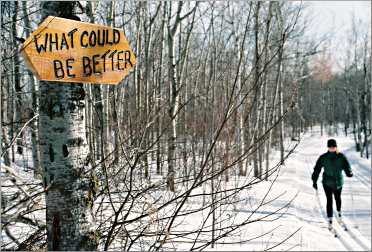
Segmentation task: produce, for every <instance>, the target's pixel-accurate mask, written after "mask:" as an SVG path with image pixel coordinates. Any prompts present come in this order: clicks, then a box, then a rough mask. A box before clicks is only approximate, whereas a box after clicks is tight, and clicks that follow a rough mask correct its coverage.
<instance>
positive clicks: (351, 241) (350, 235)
mask: <svg viewBox="0 0 372 252" xmlns="http://www.w3.org/2000/svg"><path fill="white" fill-rule="evenodd" d="M328 138H329V137H326V136H324V137H320V136H319V133H318V132H316V133H314V134H310V133H307V134H305V135H304V136H303V138H302V139H301V143H300V145H299V146H298V148H297V149H296V152H295V153H294V154H293V155H291V156H290V158H289V160H288V161H287V163H286V166H285V168H284V169H285V171H284V172H283V174H282V176H281V179H279V181H278V182H279V183H280V182H281V180H283V179H284V181H287V183H288V180H290V178H291V179H292V181H293V182H294V184H295V187H297V189H298V190H299V192H300V193H299V196H298V197H297V198H296V200H295V201H296V202H295V203H296V204H294V208H298V206H302V211H301V208H299V209H296V210H295V211H296V212H297V214H298V215H299V216H298V219H299V220H301V221H302V222H303V225H304V227H303V229H302V232H303V234H305V236H307V234H308V233H310V232H314V231H315V232H318V234H319V235H318V236H316V235H315V236H314V235H313V241H311V238H310V241H309V243H308V244H311V243H313V244H314V245H315V246H314V247H308V248H305V247H302V249H304V250H306V249H314V250H318V249H322V250H335V249H336V248H339V249H344V250H353V251H361V250H370V248H371V246H370V243H371V241H370V234H371V223H370V222H371V199H370V197H371V189H370V178H371V169H370V160H367V159H365V158H360V156H359V155H360V154H359V153H357V152H355V151H354V143H353V140H352V139H351V138H349V137H345V136H343V137H334V138H335V139H336V140H337V142H338V144H339V147H340V150H341V152H343V153H344V154H345V155H346V156H347V158H348V159H349V161H350V163H351V166H352V169H353V172H354V174H355V176H354V177H353V178H346V177H345V184H344V188H343V193H342V211H343V216H344V217H343V218H344V220H345V224H347V226H348V229H349V230H348V231H344V230H343V228H342V227H341V226H340V225H339V224H338V222H337V221H334V222H335V229H336V232H337V233H338V235H339V238H332V237H333V235H332V234H331V232H329V231H328V230H327V231H328V232H326V233H324V232H323V231H324V229H325V227H326V218H325V217H326V214H325V202H326V200H325V195H324V192H323V188H322V185H321V179H320V180H319V181H318V194H316V195H315V193H314V189H313V188H312V182H311V173H312V169H313V167H314V165H315V162H316V160H317V158H318V157H319V155H320V154H322V153H324V152H326V148H325V145H326V141H327V139H328ZM311 194H313V196H311ZM303 205H307V206H308V207H309V208H311V209H313V212H312V215H313V217H315V218H316V215H319V217H321V221H322V225H319V222H314V221H312V222H311V221H307V220H306V218H304V217H301V215H303V214H304V211H303ZM317 219H318V218H317ZM318 220H319V219H318ZM313 229H314V230H313ZM316 229H318V231H316ZM310 230H312V231H310ZM321 236H325V237H327V236H328V237H329V239H328V240H327V241H326V244H323V243H322V242H319V241H321V240H319V239H320V238H324V237H321ZM337 243H338V244H337Z"/></svg>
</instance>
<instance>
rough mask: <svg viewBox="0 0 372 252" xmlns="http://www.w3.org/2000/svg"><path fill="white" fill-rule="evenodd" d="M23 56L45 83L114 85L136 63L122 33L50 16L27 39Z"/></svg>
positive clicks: (104, 27)
mask: <svg viewBox="0 0 372 252" xmlns="http://www.w3.org/2000/svg"><path fill="white" fill-rule="evenodd" d="M22 53H23V56H24V58H25V60H26V63H27V65H28V66H29V67H30V69H31V70H32V71H33V73H34V74H35V75H36V76H37V77H38V79H39V80H47V81H63V82H79V83H81V82H88V83H97V84H115V85H116V84H119V83H120V81H121V80H122V79H123V78H124V77H125V76H126V75H128V73H129V71H130V70H131V69H132V68H133V67H134V65H135V64H136V59H135V56H134V54H133V52H132V49H131V48H130V46H129V44H128V41H127V39H126V38H125V36H124V32H123V31H122V30H119V29H115V28H112V27H107V26H102V25H96V24H91V23H85V22H79V21H75V20H70V19H65V18H59V17H53V16H49V17H48V18H46V19H45V20H44V22H42V23H41V25H40V26H39V27H38V28H37V29H36V30H35V31H34V32H33V33H32V35H31V36H30V37H28V38H27V39H26V41H25V42H24V44H23V50H22Z"/></svg>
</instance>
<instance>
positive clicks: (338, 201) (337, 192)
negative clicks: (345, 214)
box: [335, 187, 342, 217]
mask: <svg viewBox="0 0 372 252" xmlns="http://www.w3.org/2000/svg"><path fill="white" fill-rule="evenodd" d="M341 191H342V187H341V188H340V189H338V190H335V201H336V209H337V212H338V213H339V217H341Z"/></svg>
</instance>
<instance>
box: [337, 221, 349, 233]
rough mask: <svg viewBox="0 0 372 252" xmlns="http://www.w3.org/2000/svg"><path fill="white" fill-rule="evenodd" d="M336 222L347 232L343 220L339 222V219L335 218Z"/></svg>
mask: <svg viewBox="0 0 372 252" xmlns="http://www.w3.org/2000/svg"><path fill="white" fill-rule="evenodd" d="M336 220H337V222H338V223H339V224H340V226H341V227H342V228H343V229H344V230H345V231H348V230H349V229H348V228H347V226H346V224H345V222H344V221H343V220H340V219H339V218H336Z"/></svg>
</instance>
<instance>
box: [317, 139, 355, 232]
mask: <svg viewBox="0 0 372 252" xmlns="http://www.w3.org/2000/svg"><path fill="white" fill-rule="evenodd" d="M327 147H328V152H326V153H324V154H323V155H321V156H320V157H319V158H318V161H317V162H316V165H315V167H314V172H313V174H312V176H311V178H312V180H313V187H314V189H315V190H318V186H317V180H318V177H319V174H320V172H321V170H322V167H323V168H324V172H323V181H322V183H323V188H324V192H325V194H326V197H327V217H328V229H329V230H332V216H333V202H332V194H333V195H334V197H335V201H336V209H337V216H336V218H337V219H338V220H339V222H340V223H341V224H343V222H342V218H341V191H342V185H343V184H344V179H343V176H342V170H343V171H344V172H345V173H346V176H347V177H352V176H353V172H352V170H351V167H350V164H349V162H348V161H347V159H346V157H345V155H344V154H342V153H340V152H339V151H338V149H337V143H336V140H334V139H329V140H328V142H327Z"/></svg>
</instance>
